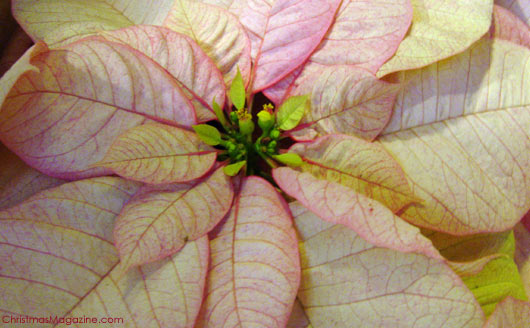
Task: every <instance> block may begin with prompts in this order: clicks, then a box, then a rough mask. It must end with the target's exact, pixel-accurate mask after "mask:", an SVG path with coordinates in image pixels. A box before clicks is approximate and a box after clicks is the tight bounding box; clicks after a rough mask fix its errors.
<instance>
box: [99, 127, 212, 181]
mask: <svg viewBox="0 0 530 328" xmlns="http://www.w3.org/2000/svg"><path fill="white" fill-rule="evenodd" d="M216 158H217V152H216V150H215V149H214V148H212V147H210V146H208V145H206V144H205V143H203V142H202V141H201V139H200V138H199V137H198V136H197V135H196V134H195V133H194V132H191V131H188V130H184V129H181V128H177V127H174V126H170V125H166V124H159V123H150V124H144V125H140V126H137V127H134V128H132V129H130V130H128V131H126V132H125V133H124V134H122V135H121V136H119V137H118V138H117V139H116V141H114V143H113V144H112V145H111V146H110V148H109V150H108V152H107V154H106V155H105V157H103V159H102V160H101V161H100V162H99V163H97V165H98V166H103V167H106V168H109V169H111V170H113V171H114V172H115V173H116V174H118V175H120V176H123V177H126V178H128V179H132V180H136V181H142V182H145V183H150V184H163V183H172V182H185V181H190V180H194V179H197V178H200V177H201V176H203V175H204V174H206V173H207V172H208V171H210V169H211V168H212V167H213V165H214V164H215V159H216Z"/></svg>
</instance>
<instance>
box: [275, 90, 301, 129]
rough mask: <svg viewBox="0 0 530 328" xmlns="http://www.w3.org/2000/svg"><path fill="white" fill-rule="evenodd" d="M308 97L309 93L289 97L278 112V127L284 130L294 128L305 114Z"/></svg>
mask: <svg viewBox="0 0 530 328" xmlns="http://www.w3.org/2000/svg"><path fill="white" fill-rule="evenodd" d="M308 99H309V97H308V96H307V95H304V96H294V97H290V98H289V99H287V100H286V101H285V102H284V103H283V104H282V105H281V106H280V108H279V109H278V113H277V114H276V120H277V122H278V123H277V126H278V128H279V129H281V130H284V131H287V130H291V129H294V128H295V127H296V126H297V125H298V124H299V123H300V120H301V119H302V116H304V114H305V110H306V107H307V104H308Z"/></svg>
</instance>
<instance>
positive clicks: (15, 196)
mask: <svg viewBox="0 0 530 328" xmlns="http://www.w3.org/2000/svg"><path fill="white" fill-rule="evenodd" d="M0 158H2V160H1V161H0V209H2V208H6V207H10V206H13V205H15V204H17V203H20V202H21V201H23V200H24V199H26V198H28V197H30V196H32V195H33V194H35V193H37V192H39V191H41V190H45V189H48V188H52V187H56V186H58V185H60V184H62V183H63V182H64V181H63V180H60V179H56V178H52V177H49V176H47V175H45V174H42V173H40V172H39V171H37V170H34V169H32V168H31V167H29V166H28V165H26V163H24V162H23V161H22V160H21V159H20V158H18V157H17V156H16V155H15V154H13V153H12V152H10V151H9V150H7V148H5V146H4V145H2V144H0Z"/></svg>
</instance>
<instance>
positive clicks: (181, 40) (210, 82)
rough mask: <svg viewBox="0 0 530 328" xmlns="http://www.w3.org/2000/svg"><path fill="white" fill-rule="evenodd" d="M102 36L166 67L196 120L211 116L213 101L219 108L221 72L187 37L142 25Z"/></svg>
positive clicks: (212, 113)
mask: <svg viewBox="0 0 530 328" xmlns="http://www.w3.org/2000/svg"><path fill="white" fill-rule="evenodd" d="M102 36H103V37H104V38H106V39H108V40H109V41H117V42H121V43H125V44H127V45H129V46H131V47H132V48H134V49H136V50H138V51H140V52H141V53H143V54H145V55H146V56H147V57H149V58H151V59H152V60H153V61H155V62H156V63H157V64H159V65H160V66H162V67H163V68H164V69H166V70H167V71H168V72H169V73H170V74H171V75H172V76H173V77H174V78H175V79H176V81H177V82H178V83H179V86H180V87H181V88H182V90H183V91H184V93H185V94H186V95H187V97H188V99H189V100H190V101H191V102H192V103H193V105H194V108H195V110H196V111H197V119H198V121H199V122H202V121H208V120H212V119H215V114H214V112H213V109H212V103H213V101H214V100H216V101H217V103H218V104H219V106H220V107H221V108H222V107H223V105H224V100H225V88H224V83H223V77H222V75H221V72H219V70H218V69H217V67H216V66H215V63H214V62H213V61H212V60H211V59H210V58H209V57H208V56H207V55H206V54H205V53H204V52H203V51H202V50H201V48H200V47H199V46H198V45H197V44H196V43H195V42H194V41H193V40H192V39H191V38H188V37H186V36H184V35H182V34H178V33H176V32H173V31H171V30H169V29H167V28H164V27H155V26H146V25H137V26H133V27H129V28H125V29H122V30H118V31H112V32H105V33H103V34H102Z"/></svg>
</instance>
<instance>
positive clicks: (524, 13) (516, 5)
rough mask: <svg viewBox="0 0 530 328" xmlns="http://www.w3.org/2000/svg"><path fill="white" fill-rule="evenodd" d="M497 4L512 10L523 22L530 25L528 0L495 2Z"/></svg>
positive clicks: (529, 4)
mask: <svg viewBox="0 0 530 328" xmlns="http://www.w3.org/2000/svg"><path fill="white" fill-rule="evenodd" d="M495 4H497V5H499V6H502V7H504V8H506V9H508V10H510V11H511V12H512V13H514V14H515V15H517V17H519V19H521V20H522V21H523V22H525V23H526V24H527V25H530V2H528V0H495Z"/></svg>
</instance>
